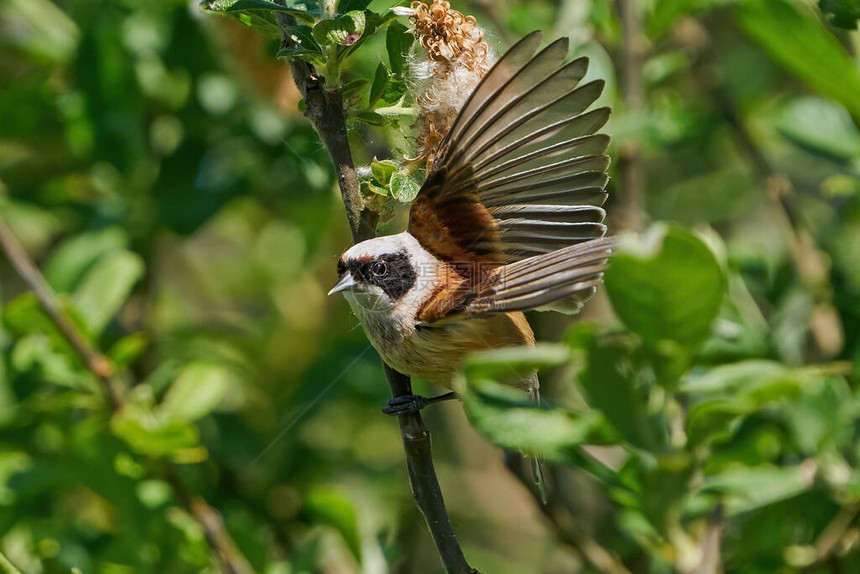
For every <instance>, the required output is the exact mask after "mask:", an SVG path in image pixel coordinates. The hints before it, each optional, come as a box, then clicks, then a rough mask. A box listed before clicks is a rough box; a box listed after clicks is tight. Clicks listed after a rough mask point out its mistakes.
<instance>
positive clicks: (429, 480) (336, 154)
mask: <svg viewBox="0 0 860 574" xmlns="http://www.w3.org/2000/svg"><path fill="white" fill-rule="evenodd" d="M275 1H276V2H277V3H279V4H282V5H283V0H275ZM277 17H278V24H279V26H280V28H281V39H282V47H283V48H290V47H291V46H292V40H291V39H290V37H289V34H287V33H286V29H287V27H288V26H293V25H295V20H294V19H293V18H292V17H291V16H289V15H288V14H284V13H278V14H277ZM290 68H291V70H292V73H293V80H294V81H295V82H296V86H297V87H298V88H299V91H300V92H301V94H302V97H303V98H304V101H305V116H306V117H307V118H308V119H309V120H310V121H311V123H313V125H314V127H315V128H316V130H317V132H318V133H319V135H320V138H321V139H322V140H323V143H324V144H325V146H326V149H328V152H329V155H331V158H332V161H333V163H334V168H335V171H336V173H337V180H338V185H339V187H340V193H341V197H342V199H343V203H344V206H345V207H346V214H347V219H348V220H349V226H350V230H351V231H352V238H353V241H355V242H356V243H357V242H359V241H364V240H365V239H370V238H372V237H374V236H375V235H376V223H377V221H378V216H377V215H376V214H375V213H374V212H372V211H370V210H367V209H363V206H362V200H361V192H360V189H359V182H358V176H357V174H356V171H355V164H354V163H353V159H352V152H351V150H350V148H349V140H348V138H347V131H346V111H345V108H344V103H343V92H342V90H340V89H339V88H328V87H327V86H326V83H325V78H323V77H321V76H319V75H318V74H317V73H316V72H315V70H314V69H313V67H312V66H310V65H309V64H307V63H305V62H301V61H298V60H290ZM385 376H386V379H387V380H388V386H389V387H390V388H391V394H392V396H393V397H401V396H409V395H412V382H411V381H410V379H409V377H408V376H406V375H404V374H402V373H398V372H397V371H395V370H394V369H392V368H391V367H389V366H388V365H385ZM398 420H399V421H400V435H401V437H402V439H403V448H404V450H405V452H406V466H407V468H408V470H409V480H410V482H411V485H412V493H413V495H414V497H415V502H416V504H417V505H418V508H420V509H421V512H422V513H423V514H424V518H425V520H426V521H427V526H428V527H429V529H430V534H431V535H432V537H433V541H434V542H435V543H436V549H437V550H438V552H439V556H440V558H441V559H442V563H443V564H444V565H445V570H446V571H447V572H448V573H449V574H478V571H477V570H475V569H473V568H472V567H471V566H469V563H468V562H466V557H465V556H464V555H463V550H462V549H461V548H460V545H459V543H458V542H457V537H456V536H455V534H454V529H453V528H452V527H451V521H450V520H449V519H448V511H447V509H446V508H445V501H444V499H443V497H442V490H441V488H440V487H439V480H438V479H437V478H436V469H435V467H434V464H433V454H432V451H431V445H430V431H428V430H427V427H426V426H425V425H424V421H423V420H422V418H421V415H420V413H418V412H415V413H409V414H403V415H399V416H398Z"/></svg>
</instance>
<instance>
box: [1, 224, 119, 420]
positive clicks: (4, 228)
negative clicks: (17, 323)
mask: <svg viewBox="0 0 860 574" xmlns="http://www.w3.org/2000/svg"><path fill="white" fill-rule="evenodd" d="M0 245H2V247H3V251H4V252H5V253H6V256H7V257H8V258H9V262H10V263H11V264H12V267H14V268H15V271H17V272H18V275H20V276H21V278H22V279H23V280H24V281H25V282H26V283H27V285H29V286H30V288H31V289H32V290H33V293H35V295H36V299H37V300H38V301H39V304H40V305H41V306H42V309H44V311H45V313H46V314H47V315H48V317H49V318H50V319H51V322H53V323H54V325H56V327H57V329H59V330H60V333H62V335H63V337H64V338H65V339H66V341H68V343H69V345H71V346H72V349H73V350H74V351H75V354H77V355H78V357H80V359H81V361H82V362H83V363H84V366H85V367H86V368H87V370H89V371H90V372H91V373H92V374H93V375H94V376H95V377H96V379H98V381H99V383H101V385H102V388H103V389H104V394H105V397H106V398H107V400H108V403H109V404H110V406H111V409H112V410H117V408H119V405H120V398H119V395H118V394H117V390H118V389H119V388H121V386H120V381H118V380H117V379H116V378H115V377H114V372H113V365H112V364H111V362H110V360H108V358H107V357H105V356H104V355H102V354H101V352H99V350H98V349H96V348H95V347H94V346H93V344H92V343H90V342H89V340H88V339H87V338H86V337H84V336H83V334H81V333H80V331H78V328H77V327H75V325H74V323H72V321H71V319H69V317H68V315H67V314H66V313H65V311H63V309H62V307H61V305H60V303H59V301H58V300H57V296H56V295H55V294H54V292H53V290H52V289H51V286H50V285H48V282H47V281H46V280H45V278H44V277H43V276H42V274H41V273H40V272H39V269H38V268H36V265H35V264H34V263H33V260H32V259H30V256H29V255H27V252H26V251H24V247H23V246H22V245H21V243H19V242H18V239H17V238H16V237H15V234H14V233H12V230H11V229H10V228H9V226H8V225H7V224H6V221H5V220H4V219H3V218H2V217H0Z"/></svg>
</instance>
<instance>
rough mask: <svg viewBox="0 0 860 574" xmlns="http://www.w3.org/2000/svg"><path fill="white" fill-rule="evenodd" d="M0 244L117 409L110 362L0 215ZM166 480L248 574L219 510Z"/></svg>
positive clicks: (228, 563) (236, 571)
mask: <svg viewBox="0 0 860 574" xmlns="http://www.w3.org/2000/svg"><path fill="white" fill-rule="evenodd" d="M0 246H2V248H3V251H4V252H5V253H6V257H7V258H8V259H9V262H10V263H11V264H12V267H14V268H15V271H17V273H18V275H20V276H21V278H22V279H23V280H24V282H25V283H27V285H28V286H29V287H30V289H32V290H33V292H34V293H35V294H36V298H37V299H38V301H39V304H40V305H41V306H42V309H43V310H44V311H45V314H46V315H47V316H48V318H49V319H50V320H51V322H52V323H53V324H54V325H55V326H56V327H57V329H58V330H59V331H60V333H61V334H62V335H63V338H64V339H65V340H66V342H68V343H69V345H71V347H72V348H73V349H74V351H75V353H77V355H78V356H79V357H80V358H81V360H82V361H83V363H84V366H85V367H86V368H87V369H88V370H89V371H90V372H91V373H92V374H93V375H94V376H95V377H96V378H97V379H98V380H99V381H100V382H101V384H102V388H103V391H104V394H105V397H106V399H107V401H108V403H109V405H110V408H111V412H114V413H115V412H118V411H120V410H121V409H122V407H123V398H122V396H120V395H119V394H118V393H117V389H118V388H119V384H120V382H119V381H118V380H117V379H116V377H115V374H114V372H113V365H112V364H111V363H110V361H109V360H108V359H107V357H105V356H104V355H103V354H102V353H101V352H100V351H99V350H98V349H97V348H96V347H95V346H94V345H93V344H92V343H90V342H89V340H88V339H87V338H86V337H85V336H84V335H83V333H81V332H80V330H79V329H78V328H77V327H76V326H75V324H74V323H73V322H72V320H71V318H70V317H69V315H68V314H67V313H66V312H65V311H64V310H63V308H62V307H61V306H60V304H59V302H58V300H57V295H56V293H54V291H53V289H51V286H50V285H48V282H47V281H46V280H45V277H44V276H43V275H42V273H41V271H39V269H38V267H36V264H35V263H34V262H33V260H32V259H31V258H30V256H29V255H28V254H27V252H26V251H25V250H24V247H23V246H22V245H21V243H20V242H19V241H18V239H17V238H16V237H15V235H14V234H13V233H12V230H11V229H9V226H8V225H7V224H6V222H5V221H4V220H3V218H2V217H0ZM168 482H169V483H170V485H171V487H172V488H173V492H174V494H175V495H176V498H177V499H178V500H179V501H180V502H182V503H183V505H184V506H185V508H186V510H187V511H188V512H189V513H191V515H192V516H194V517H195V518H196V519H197V520H198V522H200V525H201V526H202V527H203V530H204V532H205V535H206V540H207V541H209V544H210V545H211V547H212V549H213V550H214V551H215V553H216V554H217V555H218V556H219V557H221V559H222V561H223V564H224V570H225V571H226V572H229V573H230V574H251V573H252V572H253V570H252V569H251V567H250V566H249V565H248V562H247V560H246V559H245V557H244V556H242V553H241V552H239V550H238V549H237V548H236V545H235V543H234V542H233V540H232V539H231V538H230V534H229V533H228V532H227V530H226V529H225V528H224V524H223V522H221V520H220V517H219V515H218V513H217V512H216V511H215V510H214V509H213V508H212V507H210V506H209V505H208V504H206V502H204V501H203V500H202V499H200V498H198V497H192V496H190V495H189V494H188V492H187V490H186V489H185V487H184V486H182V483H181V482H180V481H179V479H178V477H175V476H174V477H172V479H171V480H169V481H168Z"/></svg>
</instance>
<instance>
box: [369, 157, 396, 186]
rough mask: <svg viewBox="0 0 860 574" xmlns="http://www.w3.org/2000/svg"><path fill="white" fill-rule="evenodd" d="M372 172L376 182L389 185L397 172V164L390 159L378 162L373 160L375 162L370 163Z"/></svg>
mask: <svg viewBox="0 0 860 574" xmlns="http://www.w3.org/2000/svg"><path fill="white" fill-rule="evenodd" d="M370 171H371V173H372V174H373V177H374V178H375V179H376V181H378V182H379V183H381V184H383V185H388V183H389V182H390V181H391V176H392V174H394V173H396V172H397V164H396V163H394V162H393V161H392V160H390V159H383V160H378V159H376V158H373V161H372V162H370Z"/></svg>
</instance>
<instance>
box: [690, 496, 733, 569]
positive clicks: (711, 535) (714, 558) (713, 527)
mask: <svg viewBox="0 0 860 574" xmlns="http://www.w3.org/2000/svg"><path fill="white" fill-rule="evenodd" d="M725 528H726V517H725V514H724V513H723V508H722V506H718V507H717V509H716V510H714V512H713V513H712V514H711V516H710V517H708V528H707V530H706V531H705V538H704V540H703V541H702V558H701V560H700V561H699V564H698V565H697V566H696V567H695V568H694V569H693V570H692V571H691V572H690V574H718V573H719V572H720V571H721V568H720V559H721V553H720V546H721V544H722V540H723V530H725Z"/></svg>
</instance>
